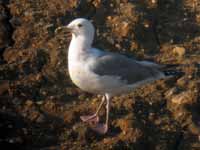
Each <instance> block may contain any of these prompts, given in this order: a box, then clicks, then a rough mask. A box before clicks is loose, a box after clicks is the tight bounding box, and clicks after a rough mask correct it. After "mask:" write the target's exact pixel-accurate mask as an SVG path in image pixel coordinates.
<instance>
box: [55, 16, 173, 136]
mask: <svg viewBox="0 0 200 150" xmlns="http://www.w3.org/2000/svg"><path fill="white" fill-rule="evenodd" d="M61 28H65V29H67V30H68V31H70V33H71V34H72V39H71V42H70V45H69V49H68V71H69V75H70V78H71V80H72V82H73V83H74V84H75V85H76V86H77V87H79V88H80V89H82V90H83V91H86V92H89V93H94V94H98V95H102V100H101V103H100V105H99V106H98V108H97V110H96V112H95V113H94V114H93V115H85V116H81V117H80V118H81V120H82V121H83V122H88V123H93V126H91V128H92V129H93V130H94V131H96V132H97V133H100V134H105V133H106V132H107V131H108V124H109V112H110V100H111V99H112V97H114V96H117V95H121V94H126V93H129V92H131V91H132V90H133V89H134V88H136V87H138V86H141V85H143V84H146V83H149V82H153V81H155V80H159V79H162V78H166V77H168V76H169V75H175V74H176V72H175V71H171V72H170V71H163V70H162V68H163V65H158V64H156V63H153V62H149V61H137V60H135V59H131V58H128V57H126V56H124V55H120V54H117V53H112V52H108V51H103V50H100V49H97V48H93V47H92V43H93V39H94V35H95V28H94V26H93V24H92V23H91V22H90V21H89V20H87V19H85V18H77V19H75V20H73V21H71V22H70V23H69V24H68V25H67V26H63V27H59V28H57V30H56V32H57V31H58V30H59V29H61ZM105 102H106V120H105V123H99V116H98V114H99V111H100V110H101V108H102V106H103V104H104V103H105Z"/></svg>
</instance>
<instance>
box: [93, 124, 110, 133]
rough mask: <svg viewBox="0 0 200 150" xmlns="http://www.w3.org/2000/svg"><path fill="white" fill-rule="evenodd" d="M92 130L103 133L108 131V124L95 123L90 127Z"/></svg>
mask: <svg viewBox="0 0 200 150" xmlns="http://www.w3.org/2000/svg"><path fill="white" fill-rule="evenodd" d="M92 130H94V131H95V132H97V133H99V134H105V133H106V132H107V131H108V125H107V124H96V125H95V126H94V127H92Z"/></svg>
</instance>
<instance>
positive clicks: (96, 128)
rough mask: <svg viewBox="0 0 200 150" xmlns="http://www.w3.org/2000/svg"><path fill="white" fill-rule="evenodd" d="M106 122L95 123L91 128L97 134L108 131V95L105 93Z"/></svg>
mask: <svg viewBox="0 0 200 150" xmlns="http://www.w3.org/2000/svg"><path fill="white" fill-rule="evenodd" d="M106 100H107V104H106V123H105V124H96V125H95V126H94V127H92V129H93V130H94V131H96V132H97V133H99V134H105V133H106V132H107V131H108V120H109V112H110V96H107V95H106Z"/></svg>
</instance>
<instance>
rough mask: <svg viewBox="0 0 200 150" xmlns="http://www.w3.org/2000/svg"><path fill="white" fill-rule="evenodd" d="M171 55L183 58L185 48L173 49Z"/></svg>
mask: <svg viewBox="0 0 200 150" xmlns="http://www.w3.org/2000/svg"><path fill="white" fill-rule="evenodd" d="M173 53H174V54H175V55H178V56H179V57H183V56H184V55H185V48H184V47H178V46H177V47H175V48H173Z"/></svg>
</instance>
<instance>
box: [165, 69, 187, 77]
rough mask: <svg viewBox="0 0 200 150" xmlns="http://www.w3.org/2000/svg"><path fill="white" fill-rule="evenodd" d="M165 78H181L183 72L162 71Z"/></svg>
mask: <svg viewBox="0 0 200 150" xmlns="http://www.w3.org/2000/svg"><path fill="white" fill-rule="evenodd" d="M163 72H164V74H165V76H183V75H184V72H182V71H180V70H165V71H163Z"/></svg>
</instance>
